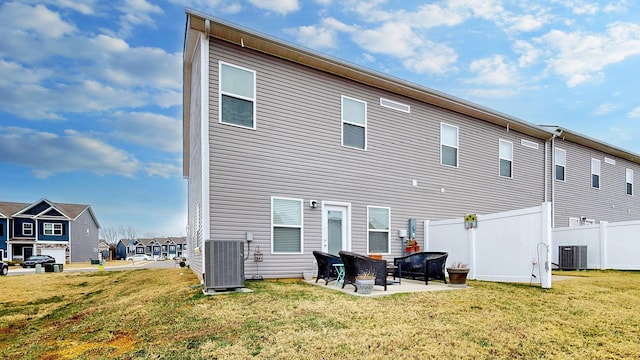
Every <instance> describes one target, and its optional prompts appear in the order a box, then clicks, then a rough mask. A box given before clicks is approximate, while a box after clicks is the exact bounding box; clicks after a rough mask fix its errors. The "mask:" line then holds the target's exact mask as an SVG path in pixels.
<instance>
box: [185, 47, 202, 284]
mask: <svg viewBox="0 0 640 360" xmlns="http://www.w3.org/2000/svg"><path fill="white" fill-rule="evenodd" d="M198 44H199V46H200V43H198ZM200 53H201V51H200V49H199V48H198V49H197V50H196V51H195V52H194V56H193V59H192V64H193V66H192V68H191V84H190V85H191V98H190V101H191V104H190V111H191V113H190V114H189V116H190V118H191V121H190V122H189V124H190V129H189V131H190V139H191V141H190V143H189V146H190V147H189V154H190V156H189V178H188V179H187V181H188V183H189V186H188V194H187V196H188V207H189V209H188V214H189V218H188V219H187V222H188V226H189V230H190V231H189V232H188V234H187V251H186V254H184V255H185V256H186V257H187V258H188V259H189V266H190V268H191V269H192V270H193V272H194V273H195V274H196V275H197V276H198V277H201V274H202V273H203V266H202V256H201V255H200V254H199V253H197V249H202V248H203V246H204V244H203V240H206V239H203V238H202V236H203V234H202V232H201V231H200V229H198V219H196V216H198V214H199V212H198V211H197V210H196V209H197V208H198V205H199V204H200V205H204V204H201V203H202V145H201V140H200V139H201V136H202V120H201V118H202V111H201V109H202V104H201V98H202V89H201V86H200V84H201V81H202V80H201V79H202V78H201V77H202V69H201V67H200V60H201V58H200ZM200 214H201V213H200ZM201 280H202V279H201Z"/></svg>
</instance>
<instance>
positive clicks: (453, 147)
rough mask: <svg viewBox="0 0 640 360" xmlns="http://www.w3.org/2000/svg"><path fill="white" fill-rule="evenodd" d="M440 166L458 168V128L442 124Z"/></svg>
mask: <svg viewBox="0 0 640 360" xmlns="http://www.w3.org/2000/svg"><path fill="white" fill-rule="evenodd" d="M440 164H442V165H449V166H455V167H458V127H457V126H453V125H449V124H445V123H440Z"/></svg>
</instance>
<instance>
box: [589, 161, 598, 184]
mask: <svg viewBox="0 0 640 360" xmlns="http://www.w3.org/2000/svg"><path fill="white" fill-rule="evenodd" d="M591 187H592V188H594V189H600V160H598V159H591Z"/></svg>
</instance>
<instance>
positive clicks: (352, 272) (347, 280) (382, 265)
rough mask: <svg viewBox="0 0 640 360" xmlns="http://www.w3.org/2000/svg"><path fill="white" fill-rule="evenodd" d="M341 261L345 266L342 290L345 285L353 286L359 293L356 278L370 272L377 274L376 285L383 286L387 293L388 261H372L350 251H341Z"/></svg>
mask: <svg viewBox="0 0 640 360" xmlns="http://www.w3.org/2000/svg"><path fill="white" fill-rule="evenodd" d="M339 255H340V259H342V263H343V264H344V282H343V283H342V288H343V289H344V287H345V285H348V284H351V285H353V286H354V287H355V288H356V290H355V291H356V292H357V291H358V287H357V286H356V276H358V274H360V273H362V272H364V271H369V272H373V273H375V276H376V278H375V282H374V284H375V285H379V286H383V287H384V291H387V261H386V260H378V259H372V258H370V257H368V256H365V255H360V254H356V253H352V252H349V251H340V253H339Z"/></svg>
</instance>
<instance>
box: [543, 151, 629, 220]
mask: <svg viewBox="0 0 640 360" xmlns="http://www.w3.org/2000/svg"><path fill="white" fill-rule="evenodd" d="M555 146H556V147H558V148H561V149H564V150H566V151H567V168H566V172H565V174H566V181H564V182H562V181H557V180H554V186H555V191H554V193H555V206H554V207H555V209H554V219H555V226H556V227H567V226H569V217H574V218H580V217H581V216H586V217H587V218H589V219H594V220H596V222H599V221H608V222H614V221H627V220H640V200H639V199H640V197H639V194H640V193H638V192H637V186H636V184H637V181H636V179H638V175H639V174H640V165H638V164H636V163H632V162H630V161H628V160H624V159H620V158H617V157H614V156H611V155H608V154H606V153H603V152H600V151H597V150H594V149H591V148H588V147H585V146H582V145H579V144H576V143H573V142H570V141H564V140H562V139H556V140H555ZM605 157H607V158H610V159H614V160H615V162H616V164H615V165H612V164H608V163H606V162H605V161H604V158H605ZM592 158H594V159H598V160H600V188H599V189H594V188H592V187H591V159H592ZM626 169H632V170H633V172H634V178H635V179H634V195H633V196H629V195H627V194H626Z"/></svg>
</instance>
